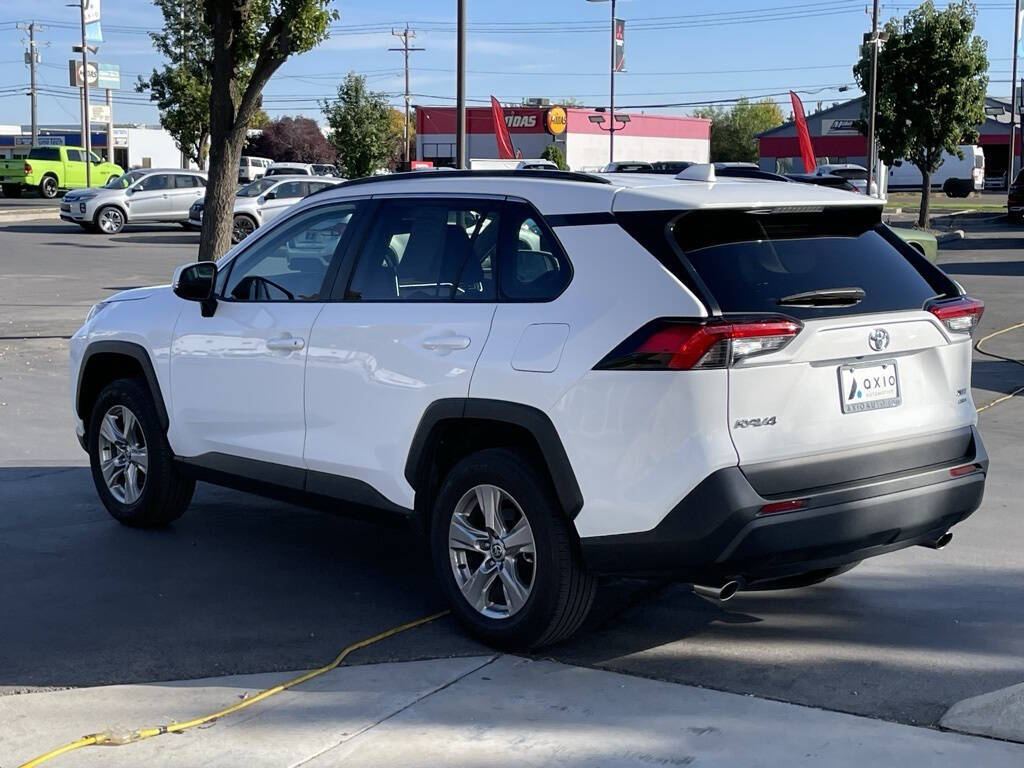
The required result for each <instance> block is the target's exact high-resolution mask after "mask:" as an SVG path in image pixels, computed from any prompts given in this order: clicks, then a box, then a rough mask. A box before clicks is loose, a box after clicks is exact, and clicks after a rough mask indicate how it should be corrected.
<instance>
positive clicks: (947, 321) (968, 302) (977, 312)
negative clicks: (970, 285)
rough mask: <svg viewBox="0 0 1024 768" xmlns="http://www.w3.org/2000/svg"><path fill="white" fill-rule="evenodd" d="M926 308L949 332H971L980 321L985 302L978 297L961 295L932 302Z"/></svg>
mask: <svg viewBox="0 0 1024 768" xmlns="http://www.w3.org/2000/svg"><path fill="white" fill-rule="evenodd" d="M926 309H927V310H928V311H929V312H931V313H932V314H933V315H935V316H936V317H937V318H939V320H941V321H942V324H943V325H944V326H946V328H947V329H948V330H949V331H950V332H952V333H973V332H974V329H975V328H977V327H978V323H980V322H981V315H982V313H983V312H984V311H985V304H984V302H981V301H979V300H978V299H972V298H969V297H967V296H961V297H960V298H959V299H951V300H949V301H935V302H932V303H931V304H929V305H928V306H927V307H926Z"/></svg>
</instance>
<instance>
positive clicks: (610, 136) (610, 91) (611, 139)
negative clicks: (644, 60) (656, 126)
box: [608, 0, 615, 163]
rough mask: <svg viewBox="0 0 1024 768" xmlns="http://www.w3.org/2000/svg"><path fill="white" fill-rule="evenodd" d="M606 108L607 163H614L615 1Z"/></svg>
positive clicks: (613, 5)
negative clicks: (608, 123)
mask: <svg viewBox="0 0 1024 768" xmlns="http://www.w3.org/2000/svg"><path fill="white" fill-rule="evenodd" d="M608 101H609V104H608V108H609V109H610V110H611V130H610V131H609V132H608V162H609V163H614V162H615V0H612V52H611V82H610V83H609V87H608Z"/></svg>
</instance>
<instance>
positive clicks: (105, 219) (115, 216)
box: [100, 208, 124, 235]
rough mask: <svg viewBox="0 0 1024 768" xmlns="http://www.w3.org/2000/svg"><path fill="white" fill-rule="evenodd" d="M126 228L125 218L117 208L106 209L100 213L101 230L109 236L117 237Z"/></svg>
mask: <svg viewBox="0 0 1024 768" xmlns="http://www.w3.org/2000/svg"><path fill="white" fill-rule="evenodd" d="M123 226H124V216H123V215H121V212H120V211H119V210H117V208H104V209H103V210H102V211H100V229H102V230H103V231H104V232H106V233H107V234H108V235H116V234H117V233H118V232H120V231H121V227H123Z"/></svg>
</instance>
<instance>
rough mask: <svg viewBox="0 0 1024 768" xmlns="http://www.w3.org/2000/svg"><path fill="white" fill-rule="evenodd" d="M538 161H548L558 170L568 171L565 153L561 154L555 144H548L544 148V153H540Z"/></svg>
mask: <svg viewBox="0 0 1024 768" xmlns="http://www.w3.org/2000/svg"><path fill="white" fill-rule="evenodd" d="M540 159H541V160H550V161H551V162H552V163H554V164H555V165H557V166H558V170H560V171H568V170H569V166H568V165H566V163H565V153H564V152H562V150H561V148H560V147H559V146H558V145H557V144H548V145H547V146H546V147H544V151H543V152H541V153H540Z"/></svg>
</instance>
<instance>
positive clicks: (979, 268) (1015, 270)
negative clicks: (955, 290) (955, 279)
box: [939, 243, 1024, 277]
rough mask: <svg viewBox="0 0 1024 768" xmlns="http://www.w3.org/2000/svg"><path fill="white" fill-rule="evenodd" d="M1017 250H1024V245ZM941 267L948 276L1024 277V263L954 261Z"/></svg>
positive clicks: (1020, 245)
mask: <svg viewBox="0 0 1024 768" xmlns="http://www.w3.org/2000/svg"><path fill="white" fill-rule="evenodd" d="M1016 248H1017V249H1022V248H1024V243H1020V244H1018V245H1017V246H1016ZM939 267H940V268H941V269H942V271H943V272H945V273H946V274H947V275H992V276H1003V277H1022V276H1024V261H963V262H961V261H952V262H946V263H944V264H943V263H940V264H939Z"/></svg>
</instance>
